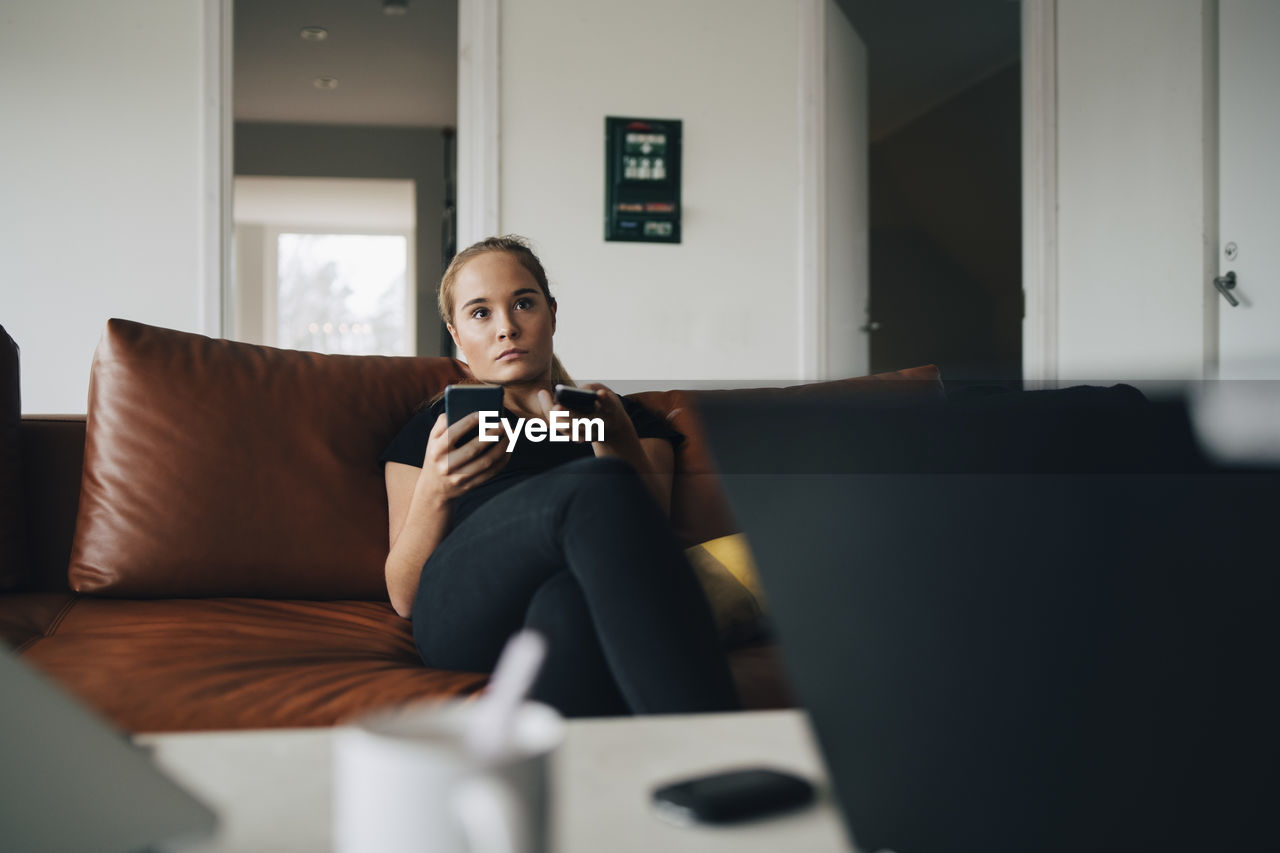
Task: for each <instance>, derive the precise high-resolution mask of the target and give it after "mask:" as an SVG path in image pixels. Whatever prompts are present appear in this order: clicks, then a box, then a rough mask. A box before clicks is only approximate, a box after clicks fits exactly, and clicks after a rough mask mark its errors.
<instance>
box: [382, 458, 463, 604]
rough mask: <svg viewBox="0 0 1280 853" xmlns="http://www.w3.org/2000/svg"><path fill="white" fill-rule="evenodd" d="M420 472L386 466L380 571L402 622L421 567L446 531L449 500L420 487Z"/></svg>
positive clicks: (413, 595)
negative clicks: (386, 525)
mask: <svg viewBox="0 0 1280 853" xmlns="http://www.w3.org/2000/svg"><path fill="white" fill-rule="evenodd" d="M422 471H423V469H421V468H414V467H413V466H412V465H403V464H401V463H399V462H388V463H387V465H386V480H387V517H388V520H389V522H390V535H391V550H390V553H388V554H387V562H386V564H385V566H384V571H385V573H386V579H387V594H388V596H389V597H390V598H391V606H392V607H393V608H394V609H395V611H396V613H398V614H399V615H400V616H403V617H404V618H405V619H408V618H409V613H410V611H411V610H412V608H413V599H414V597H415V596H416V595H417V593H418V577H419V575H420V574H421V573H422V565H423V563H425V562H426V561H427V558H428V557H430V556H431V553H432V552H433V551H435V549H436V546H437V545H439V544H440V540H441V539H443V538H444V534H445V532H446V531H447V530H448V529H449V514H450V504H449V501H448V500H446V499H444V498H443V497H442V495H441V493H440V492H439V491H438V490H433V489H430V488H424V487H422V486H423V477H422V476H421V475H422Z"/></svg>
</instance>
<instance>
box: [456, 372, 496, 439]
mask: <svg viewBox="0 0 1280 853" xmlns="http://www.w3.org/2000/svg"><path fill="white" fill-rule="evenodd" d="M444 411H445V419H446V420H447V421H448V422H449V425H450V426H453V425H454V424H456V423H457V422H458V421H460V420H462V419H463V418H465V417H466V416H467V415H469V414H471V413H472V412H499V411H502V386H501V385H450V386H448V387H447V388H445V389H444ZM479 434H480V430H479V429H478V428H477V429H473V430H471V431H470V432H468V433H467V434H466V435H464V436H463V437H462V438H460V439H458V441H457V442H456V443H455V444H454V445H453V446H454V447H461V446H462V445H464V444H466V443H467V442H469V441H471V440H472V439H473V438H475V437H476V436H477V435H479Z"/></svg>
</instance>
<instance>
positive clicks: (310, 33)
mask: <svg viewBox="0 0 1280 853" xmlns="http://www.w3.org/2000/svg"><path fill="white" fill-rule="evenodd" d="M298 35H300V36H302V40H303V41H324V40H325V39H327V38H328V37H329V31H328V30H326V29H325V28H324V27H303V28H302V29H300V30H298Z"/></svg>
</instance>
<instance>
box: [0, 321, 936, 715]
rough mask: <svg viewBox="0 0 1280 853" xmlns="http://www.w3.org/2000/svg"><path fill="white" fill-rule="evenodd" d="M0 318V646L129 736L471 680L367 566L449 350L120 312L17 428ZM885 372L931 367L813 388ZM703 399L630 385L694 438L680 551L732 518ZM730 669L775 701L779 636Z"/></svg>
mask: <svg viewBox="0 0 1280 853" xmlns="http://www.w3.org/2000/svg"><path fill="white" fill-rule="evenodd" d="M2 331H3V330H0V338H3V341H0V343H3V344H4V346H3V347H0V349H2V350H3V352H0V375H2V379H3V387H2V388H0V391H2V392H3V398H4V399H3V401H0V405H3V408H4V411H3V422H2V423H0V507H2V508H3V523H2V529H0V559H2V560H3V563H2V564H0V639H3V640H4V641H5V642H7V643H8V644H9V645H10V646H11V647H12V648H15V649H16V650H17V651H18V653H19V654H20V655H21V656H22V658H23V659H24V660H25V661H27V662H28V663H29V664H31V665H34V666H35V667H37V668H38V669H40V670H42V671H43V672H45V673H47V674H48V675H50V676H52V677H53V678H54V679H56V680H57V681H58V682H60V683H61V684H62V685H64V686H65V687H67V688H68V689H70V690H71V691H72V692H73V693H75V694H77V695H78V696H80V697H81V698H82V699H83V700H85V701H86V702H87V703H88V704H89V705H91V706H93V707H94V708H96V709H97V710H99V711H100V712H101V713H103V714H104V715H106V716H107V717H108V718H109V719H110V720H111V721H112V722H113V723H114V724H115V725H117V726H118V727H120V728H122V729H124V730H128V731H176V730H190V729H218V728H252V727H273V726H310V725H330V724H334V723H337V722H340V721H342V720H343V719H345V718H348V717H350V716H352V715H354V714H358V713H360V712H363V711H366V710H368V709H371V708H374V707H377V706H380V705H384V704H388V703H395V702H401V701H406V700H411V699H417V698H424V697H443V696H458V695H466V694H471V693H474V692H475V691H477V690H479V689H480V688H482V687H483V686H484V684H485V679H486V676H485V675H483V674H478V673H464V672H445V671H440V670H434V669H429V668H426V667H424V666H422V664H421V663H420V661H419V659H418V656H417V654H416V651H415V649H414V645H413V641H412V637H411V633H410V627H409V622H407V621H406V620H403V619H401V618H400V617H398V616H397V615H396V614H395V613H394V612H393V611H392V609H391V607H390V605H389V603H388V602H387V597H386V589H385V586H384V583H383V578H382V562H383V559H384V557H385V553H386V547H387V516H386V512H387V508H386V496H385V489H384V485H383V479H382V471H381V468H380V466H379V464H378V462H377V457H378V453H379V452H380V451H381V449H382V447H383V446H384V445H385V444H386V442H387V441H388V440H389V439H390V438H391V436H392V435H394V434H395V432H396V430H397V429H398V428H399V427H400V426H401V425H402V424H403V423H404V422H405V421H407V420H408V418H409V417H410V415H411V413H412V411H413V410H414V408H415V407H416V406H417V405H418V404H419V403H420V402H422V401H423V400H426V399H428V398H430V397H431V396H433V395H434V394H435V393H437V392H438V391H439V390H440V389H441V388H443V387H444V386H445V385H446V384H448V383H449V382H451V381H454V380H457V379H460V378H462V377H464V376H465V375H466V373H465V367H464V366H463V365H462V364H461V363H460V362H457V361H454V360H452V359H447V358H389V357H381V356H328V355H317V354H314V353H303V352H295V351H286V350H277V349H271V348H267V347H258V346H252V345H248V344H241V343H234V342H230V341H224V340H214V339H210V338H206V337H202V336H199V335H191V334H186V333H182V332H176V331H172V330H167V329H160V328H156V327H151V326H145V325H142V324H139V323H133V322H128V321H123V320H112V321H110V322H109V323H108V327H107V330H106V332H105V334H104V336H103V339H102V342H101V344H100V345H99V347H98V352H97V354H96V356H95V359H94V365H93V369H92V378H91V384H90V393H89V405H88V414H87V416H85V417H76V416H69V417H53V416H27V417H20V416H19V412H20V407H19V405H18V384H17V383H18V380H17V376H18V373H17V349H16V347H14V346H13V345H12V341H10V340H9V339H8V336H7V335H3V334H2ZM885 380H903V381H909V384H910V387H913V388H916V389H918V390H921V391H923V392H925V393H930V394H937V393H940V391H941V385H940V382H939V378H938V374H937V370H936V369H935V368H933V367H932V366H930V367H923V368H916V369H913V370H909V371H902V372H899V373H894V374H882V375H880V376H876V377H863V378H859V379H850V380H842V381H840V382H834V383H823V385H822V386H821V387H823V388H825V389H839V390H841V391H843V390H847V391H848V392H850V393H857V392H858V391H860V390H864V389H867V388H870V387H875V388H880V387H883V383H884V381H885ZM807 387H808V388H813V387H814V386H807ZM707 393H717V392H687V391H666V392H647V393H641V394H636V395H634V397H635V399H637V400H638V401H640V402H641V403H643V404H644V405H646V406H649V407H650V408H651V409H653V410H654V411H656V412H659V413H661V414H663V415H665V416H667V417H669V418H670V419H671V420H672V422H673V423H674V425H675V426H676V428H677V429H679V430H681V431H682V432H683V433H684V434H685V435H686V436H687V437H688V440H687V442H686V443H685V445H684V446H683V447H682V448H681V450H680V451H679V453H678V455H677V460H676V480H675V484H674V491H673V499H672V522H673V525H674V527H675V529H676V531H677V533H678V534H679V536H680V538H681V539H682V540H683V541H684V542H685V543H686V544H690V545H692V544H696V543H698V542H701V541H705V540H709V539H712V538H715V537H718V536H723V535H725V534H728V533H731V532H734V530H735V528H734V524H733V520H732V517H731V515H730V513H729V510H728V507H727V504H726V503H725V499H724V496H723V494H722V493H721V491H720V489H719V486H718V483H717V480H716V476H715V474H714V473H713V470H712V466H711V463H710V459H709V457H708V455H707V450H706V447H705V442H704V440H703V436H702V431H701V428H700V427H699V424H698V420H697V414H696V402H697V399H698V398H699V396H700V395H702V394H707ZM778 393H784V394H785V393H805V392H804V391H803V390H799V389H793V390H786V391H779V392H778ZM730 660H731V664H732V666H733V671H734V675H735V678H736V679H737V682H738V685H739V691H740V693H741V695H742V698H743V701H744V703H745V704H746V706H747V707H750V708H768V707H781V706H786V705H787V704H789V703H790V699H789V697H788V693H787V689H786V685H785V680H784V678H783V676H782V673H781V669H780V667H779V664H778V658H777V655H776V652H775V648H774V647H772V646H768V645H757V646H752V647H747V648H738V649H733V650H732V651H731V652H730Z"/></svg>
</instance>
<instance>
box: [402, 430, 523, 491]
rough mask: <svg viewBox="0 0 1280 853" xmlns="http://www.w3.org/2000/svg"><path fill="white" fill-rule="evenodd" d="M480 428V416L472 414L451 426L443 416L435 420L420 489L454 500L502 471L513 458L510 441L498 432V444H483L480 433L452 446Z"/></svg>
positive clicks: (489, 442) (424, 462) (495, 442)
mask: <svg viewBox="0 0 1280 853" xmlns="http://www.w3.org/2000/svg"><path fill="white" fill-rule="evenodd" d="M479 426H480V413H479V412H472V413H471V414H469V415H467V416H466V417H464V418H462V419H461V420H459V421H458V422H457V423H455V424H453V425H452V426H450V425H449V424H448V421H447V420H446V417H445V415H444V413H443V412H442V413H441V414H440V417H438V418H436V422H435V425H434V426H433V427H432V428H431V435H430V436H429V437H428V438H427V452H426V454H425V455H424V456H423V459H422V474H421V476H420V478H419V487H423V486H425V487H427V488H429V489H430V490H431V491H432V492H433V493H434V494H435V496H436V497H437V498H438V499H440V500H452V499H453V498H456V497H457V496H458V495H461V494H463V493H464V492H468V491H470V490H471V489H473V488H475V487H476V486H478V485H480V484H481V483H483V482H484V481H485V480H488V479H489V478H491V477H493V476H494V475H496V474H497V473H498V472H499V471H501V470H502V469H503V468H504V467H505V466H506V464H507V462H508V461H510V459H511V454H510V453H508V452H507V448H508V446H509V445H510V439H509V438H508V437H507V435H506V430H503V429H499V430H498V432H499V437H498V440H497V441H481V440H480V436H479V434H477V435H476V436H475V437H474V438H472V439H471V440H470V441H468V442H467V443H466V444H464V445H462V446H461V447H454V446H453V445H454V444H455V443H456V442H457V441H458V440H459V439H460V438H462V437H463V436H464V435H466V434H467V433H468V432H470V431H471V430H474V429H476V428H478V427H479Z"/></svg>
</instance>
